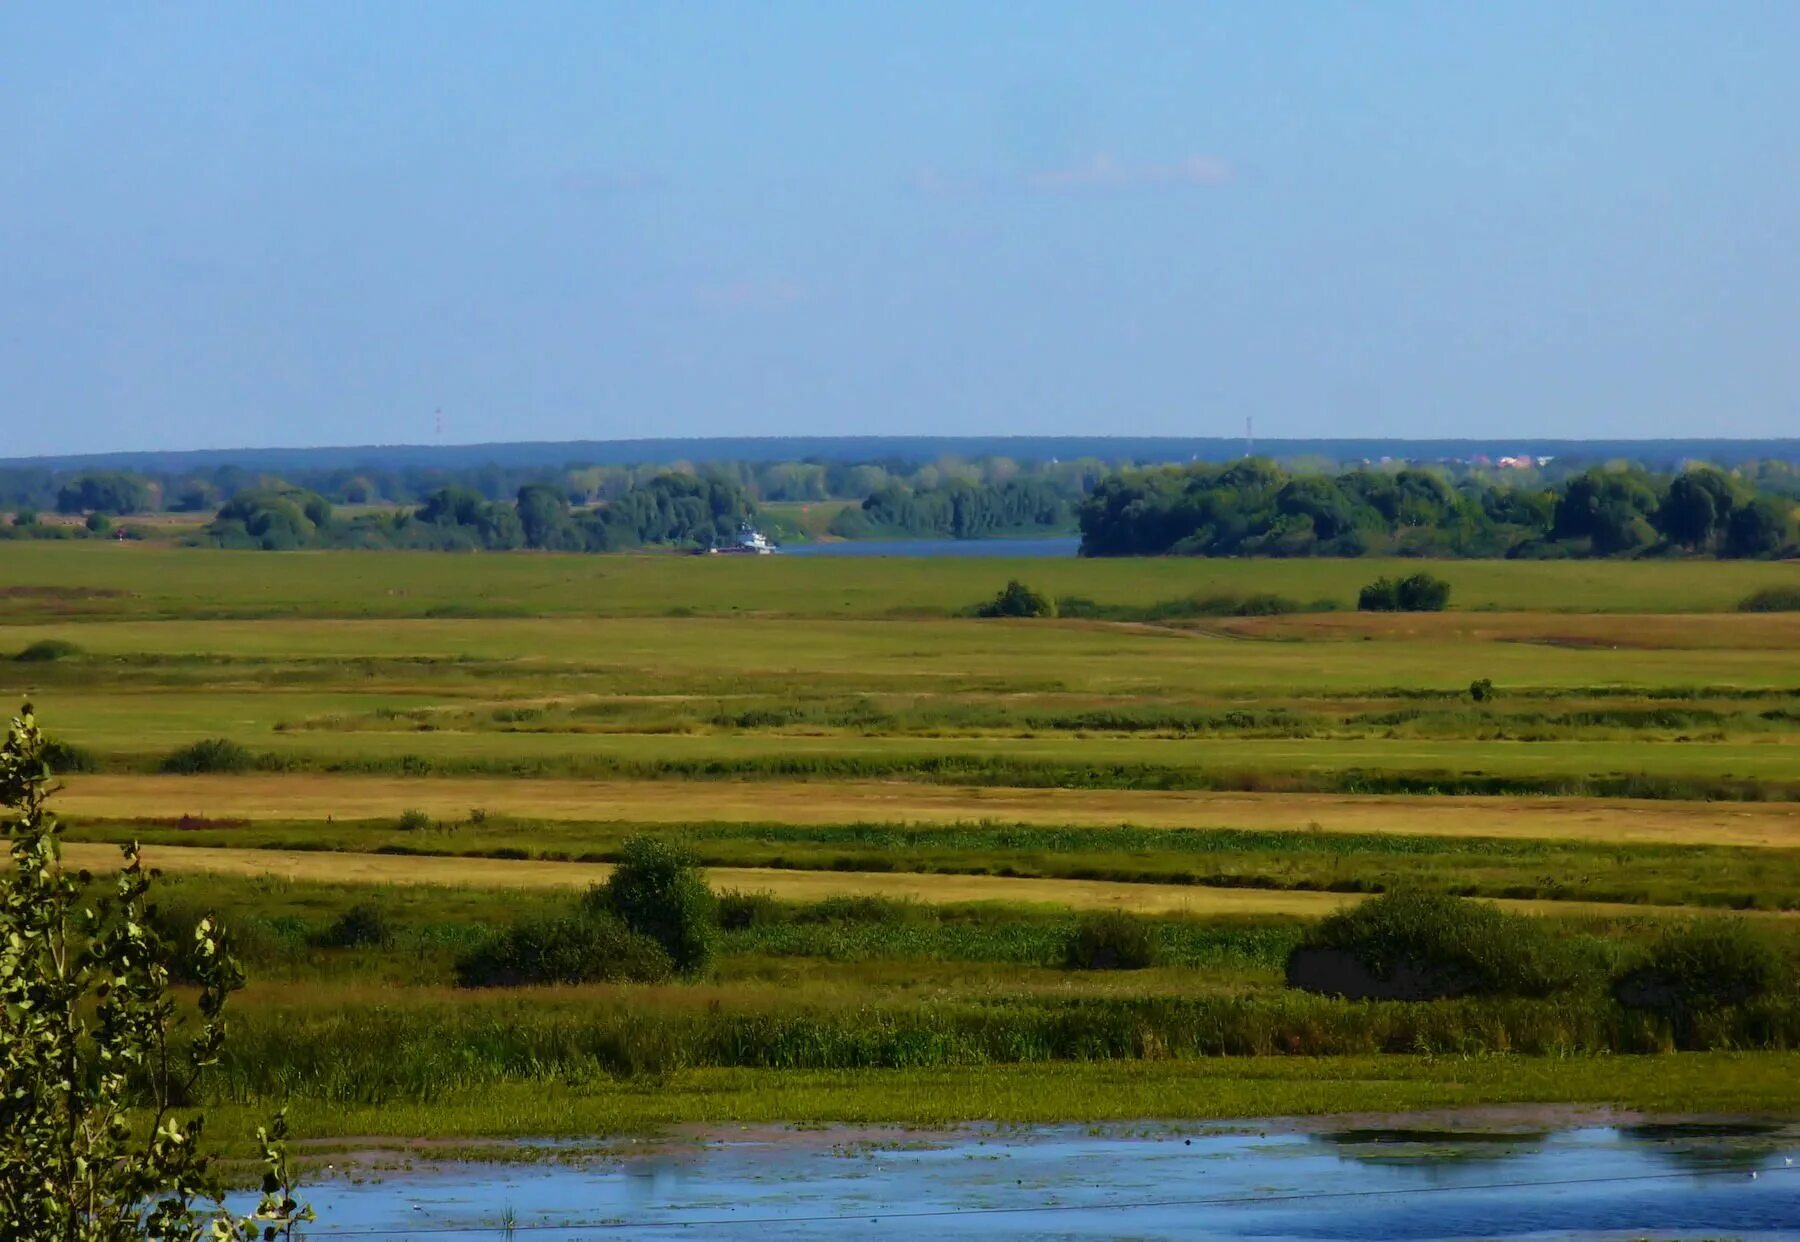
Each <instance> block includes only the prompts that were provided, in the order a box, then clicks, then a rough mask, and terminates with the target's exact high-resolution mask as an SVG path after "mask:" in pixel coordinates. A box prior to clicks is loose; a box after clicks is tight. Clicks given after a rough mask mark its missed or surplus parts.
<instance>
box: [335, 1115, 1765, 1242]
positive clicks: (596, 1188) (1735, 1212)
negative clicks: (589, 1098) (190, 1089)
mask: <svg viewBox="0 0 1800 1242" xmlns="http://www.w3.org/2000/svg"><path fill="white" fill-rule="evenodd" d="M637 1150H642V1149H637ZM545 1151H546V1153H547V1158H546V1159H545V1160H543V1161H542V1162H540V1163H533V1164H503V1165H500V1164H496V1165H440V1166H420V1167H418V1168H414V1169H410V1170H407V1171H405V1172H403V1173H400V1174H391V1173H390V1174H386V1175H384V1176H385V1180H384V1181H381V1182H379V1183H374V1182H368V1183H364V1184H362V1185H355V1184H351V1183H348V1182H327V1183H322V1184H316V1185H314V1186H312V1187H310V1188H309V1190H308V1198H309V1199H310V1200H311V1201H312V1203H313V1204H314V1206H315V1208H317V1209H318V1211H319V1214H320V1226H319V1230H318V1232H319V1234H320V1236H328V1234H329V1233H332V1232H341V1231H351V1230H354V1231H356V1232H357V1233H358V1234H359V1236H362V1237H383V1238H405V1237H411V1236H424V1231H425V1230H427V1229H429V1230H430V1235H429V1236H431V1237H442V1238H446V1239H449V1238H454V1237H458V1236H467V1237H475V1236H481V1235H483V1234H486V1235H488V1236H499V1234H500V1231H501V1229H502V1222H503V1220H504V1219H505V1216H506V1213H507V1209H508V1208H509V1207H510V1209H511V1211H512V1213H513V1214H514V1216H515V1218H516V1221H517V1223H518V1224H519V1225H520V1226H531V1227H532V1228H531V1232H530V1234H529V1236H531V1237H533V1238H544V1239H552V1238H564V1237H568V1238H573V1237H575V1236H578V1229H577V1227H578V1226H583V1225H585V1226H588V1227H589V1228H594V1227H599V1226H602V1225H610V1226H612V1227H614V1228H620V1227H622V1228H623V1229H624V1231H625V1232H626V1233H627V1234H630V1233H632V1232H637V1231H650V1232H652V1233H653V1234H659V1233H661V1232H663V1231H686V1232H688V1233H689V1236H704V1237H720V1238H759V1239H762V1238H767V1237H769V1236H775V1235H779V1236H781V1237H802V1238H812V1237H817V1238H842V1237H865V1236H884V1237H910V1236H917V1235H919V1234H923V1233H929V1234H931V1235H934V1236H935V1237H939V1238H946V1239H949V1238H977V1237H979V1238H982V1239H988V1240H991V1239H999V1238H1039V1237H1071V1238H1073V1237H1116V1236H1119V1235H1121V1234H1129V1235H1131V1236H1134V1237H1146V1238H1162V1237H1191V1236H1194V1235H1195V1234H1204V1235H1207V1236H1213V1237H1228V1238H1230V1237H1256V1238H1331V1239H1344V1240H1346V1242H1351V1240H1360V1239H1375V1238H1442V1237H1507V1236H1519V1235H1533V1236H1537V1237H1587V1236H1592V1235H1593V1234H1595V1233H1620V1234H1623V1235H1626V1236H1632V1235H1642V1234H1645V1233H1651V1234H1658V1235H1668V1234H1672V1233H1682V1232H1685V1231H1690V1230H1705V1231H1707V1232H1708V1233H1710V1234H1714V1235H1717V1234H1721V1233H1723V1234H1728V1235H1730V1236H1734V1237H1744V1238H1800V1168H1796V1167H1794V1166H1793V1165H1789V1164H1787V1163H1786V1160H1787V1158H1788V1157H1790V1156H1800V1128H1796V1127H1785V1126H1760V1127H1729V1128H1716V1127H1715V1128H1709V1129H1706V1130H1704V1131H1699V1130H1695V1129H1694V1128H1692V1127H1686V1128H1681V1127H1670V1126H1633V1127H1627V1128H1617V1129H1615V1128H1587V1129H1577V1130H1565V1131H1538V1130H1533V1131H1519V1130H1514V1131H1510V1132H1500V1133H1493V1132H1482V1131H1474V1132H1465V1131H1456V1130H1449V1129H1436V1128H1432V1129H1400V1130H1370V1129H1345V1130H1337V1131H1330V1132H1325V1133H1318V1134H1310V1135H1309V1134H1305V1133H1283V1132H1274V1133H1245V1132H1243V1131H1242V1130H1237V1129H1225V1128H1210V1129H1206V1130H1202V1131H1190V1132H1178V1131H1174V1130H1161V1129H1158V1130H1152V1131H1149V1132H1141V1131H1140V1132H1125V1131H1120V1130H1111V1131H1109V1130H1093V1129H1075V1128H1047V1129H1037V1130H1019V1131H1012V1130H1008V1131H1003V1132H1001V1131H987V1132H980V1131H977V1132H957V1133H951V1134H946V1135H941V1136H921V1135H919V1134H917V1133H903V1132H889V1133H885V1134H877V1135H871V1134H869V1133H866V1132H863V1133H854V1134H852V1133H843V1134H834V1133H832V1132H830V1131H812V1132H795V1133H771V1134H766V1135H758V1136H748V1137H746V1138H744V1139H741V1140H737V1141H716V1140H715V1141H707V1142H704V1143H689V1144H686V1145H683V1146H676V1147H667V1148H662V1149H658V1150H652V1151H647V1152H645V1154H643V1155H629V1156H626V1157H625V1158H623V1159H611V1158H608V1159H605V1160H603V1161H592V1160H589V1161H579V1160H578V1161H575V1162H572V1163H558V1162H556V1159H557V1156H558V1155H559V1154H566V1153H558V1152H557V1151H556V1149H554V1148H547V1149H545ZM1753 1172H1754V1173H1755V1174H1757V1176H1756V1177H1755V1178H1752V1177H1751V1176H1750V1175H1751V1173H1753Z"/></svg>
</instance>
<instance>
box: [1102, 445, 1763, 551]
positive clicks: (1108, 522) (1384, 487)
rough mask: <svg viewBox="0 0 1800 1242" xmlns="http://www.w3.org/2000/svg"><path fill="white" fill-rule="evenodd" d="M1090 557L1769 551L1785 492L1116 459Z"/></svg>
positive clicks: (1666, 482)
mask: <svg viewBox="0 0 1800 1242" xmlns="http://www.w3.org/2000/svg"><path fill="white" fill-rule="evenodd" d="M1079 516H1080V523H1081V532H1082V552H1083V554H1084V555H1088V556H1137V555H1177V556H1181V555H1188V556H1365V555H1401V556H1508V557H1572V556H1636V555H1645V554H1656V553H1674V554H1681V553H1687V554H1703V555H1713V556H1727V557H1769V556H1777V555H1781V554H1783V553H1784V552H1788V551H1791V550H1793V541H1794V535H1795V501H1794V500H1793V499H1792V497H1791V496H1790V495H1784V494H1779V493H1773V492H1765V491H1761V490H1759V489H1758V488H1757V487H1756V486H1755V485H1754V484H1753V483H1752V482H1750V481H1748V480H1746V479H1745V478H1743V477H1742V476H1741V475H1736V476H1734V475H1731V474H1727V473H1725V472H1724V471H1721V470H1718V469H1715V468H1712V467H1704V466H1703V467H1692V468H1689V469H1687V470H1684V471H1682V472H1681V473H1679V474H1676V475H1673V476H1657V475H1652V474H1649V473H1647V472H1645V471H1643V470H1641V469H1638V468H1635V467H1629V466H1627V467H1605V466H1595V467H1590V468H1589V469H1587V470H1584V471H1582V472H1581V473H1579V474H1576V475H1573V476H1571V477H1569V478H1567V479H1566V480H1564V481H1563V482H1561V483H1558V484H1552V485H1549V486H1543V487H1533V486H1513V485H1508V484H1506V483H1501V482H1496V481H1494V480H1492V479H1488V478H1482V477H1477V476H1469V477H1465V478H1463V479H1461V480H1452V479H1450V478H1448V477H1446V476H1445V475H1444V474H1442V473H1440V472H1438V471H1436V470H1429V469H1416V468H1407V469H1401V470H1397V471H1393V472H1391V473H1390V472H1385V471H1374V470H1368V469H1359V470H1351V471H1347V472H1344V473H1341V474H1336V475H1329V474H1290V473H1289V472H1287V471H1285V470H1283V469H1282V468H1281V467H1279V466H1277V465H1275V464H1274V463H1273V462H1269V461H1262V460H1256V459H1247V460H1244V461H1240V462H1237V463H1234V464H1232V465H1229V466H1187V467H1165V468H1161V469H1152V470H1131V471H1123V472H1120V473H1119V474H1117V475H1114V476H1112V477H1110V478H1108V479H1105V480H1103V481H1102V482H1101V483H1100V485H1099V486H1098V487H1096V488H1095V489H1094V491H1093V493H1092V494H1091V495H1090V496H1089V497H1088V498H1087V499H1086V500H1085V501H1083V502H1082V504H1081V506H1080V512H1079Z"/></svg>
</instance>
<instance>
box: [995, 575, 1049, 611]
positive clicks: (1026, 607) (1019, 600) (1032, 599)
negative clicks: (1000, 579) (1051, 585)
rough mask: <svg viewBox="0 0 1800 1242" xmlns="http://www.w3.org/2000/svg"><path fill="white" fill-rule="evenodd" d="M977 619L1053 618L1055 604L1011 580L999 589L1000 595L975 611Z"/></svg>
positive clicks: (1017, 581) (1015, 580) (1018, 582)
mask: <svg viewBox="0 0 1800 1242" xmlns="http://www.w3.org/2000/svg"><path fill="white" fill-rule="evenodd" d="M975 615H976V616H978V617H1054V616H1055V615H1056V604H1055V602H1054V601H1053V600H1052V599H1051V598H1050V597H1049V596H1047V595H1040V594H1039V593H1038V592H1036V591H1034V590H1032V589H1031V588H1030V587H1028V586H1026V585H1025V584H1024V583H1023V582H1020V581H1019V580H1018V579H1017V578H1014V579H1012V580H1011V581H1010V582H1008V583H1007V584H1006V585H1005V586H1004V587H1002V588H1000V594H998V595H996V596H994V598H993V599H991V600H989V601H988V602H987V603H985V604H983V605H981V607H979V608H977V609H976V610H975Z"/></svg>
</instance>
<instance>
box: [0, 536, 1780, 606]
mask: <svg viewBox="0 0 1800 1242" xmlns="http://www.w3.org/2000/svg"><path fill="white" fill-rule="evenodd" d="M0 555H3V556H4V557H5V560H6V564H7V578H8V580H9V581H10V582H12V583H14V584H17V585H18V586H21V587H26V588H29V589H28V590H15V591H13V592H10V593H9V594H7V595H6V596H4V597H0V619H5V620H12V621H20V620H25V619H43V620H50V621H54V620H66V619H69V618H71V617H106V616H132V615H136V616H164V617H221V616H223V617H232V616H236V617H292V616H315V617H367V616H425V615H430V614H431V613H432V612H433V611H434V610H439V609H443V608H446V607H455V608H457V609H459V610H460V611H462V612H465V613H469V612H476V613H479V612H487V613H490V614H491V613H496V612H501V613H531V614H540V615H541V614H551V613H568V614H579V615H592V614H594V613H595V612H602V613H605V614H608V615H615V616H619V615H627V616H628V615H650V616H657V615H663V614H666V613H667V612H669V611H670V610H671V609H673V608H687V609H690V610H694V611H707V612H712V613H715V614H723V615H730V614H732V613H735V612H744V613H774V614H783V615H793V614H796V613H800V614H805V615H812V616H830V615H840V616H845V615H847V616H880V615H884V614H887V613H890V612H892V611H894V610H905V611H907V612H908V613H912V614H921V613H925V614H928V613H932V612H938V613H950V612H954V611H956V610H958V609H961V608H965V607H967V606H968V605H970V604H971V603H974V602H975V601H977V600H980V599H982V598H984V597H986V596H991V595H992V594H993V593H994V591H995V590H996V589H997V587H998V585H999V584H1001V583H1004V582H1005V581H1006V580H1007V579H1008V578H1015V577H1016V578H1024V579H1026V580H1028V581H1029V582H1030V583H1031V584H1032V586H1033V587H1035V588H1036V589H1038V590H1040V591H1044V592H1047V593H1049V594H1051V595H1079V596H1084V597H1086V598H1089V599H1093V600H1096V601H1100V602H1102V603H1107V604H1122V605H1136V606H1139V607H1147V606H1150V605H1153V604H1155V603H1157V602H1158V601H1161V600H1166V599H1171V598H1175V597H1180V596H1194V595H1223V594H1241V595H1260V594H1275V595H1287V596H1292V597H1295V598H1298V599H1308V600H1310V599H1317V598H1327V599H1333V600H1335V601H1337V602H1339V603H1341V604H1343V605H1345V606H1349V605H1350V604H1352V603H1353V602H1354V600H1355V596H1356V592H1357V590H1358V588H1360V587H1361V586H1362V585H1364V584H1365V583H1368V582H1370V581H1373V580H1374V579H1376V578H1378V577H1381V576H1383V575H1387V576H1390V577H1391V576H1396V575H1404V574H1406V573H1410V572H1412V571H1413V570H1414V569H1416V568H1417V562H1414V561H1394V560H1378V559H1357V560H1326V559H1310V558H1309V559H1307V560H1304V561H1280V560H1254V559H1243V560H1197V559H1190V558H1142V559H1137V558H1125V559H1102V560H1081V559H1077V558H1075V557H1070V558H1068V559H1066V560H1062V559H1050V558H1030V559H1026V560H1020V561H1009V560H989V559H987V558H981V559H980V560H979V561H970V560H960V559H957V558H948V559H905V558H902V559H893V558H882V559H880V560H872V561H859V560H856V559H854V558H829V559H812V558H804V557H796V558H791V559H784V558H782V557H766V558H765V557H758V558H750V559H748V560H741V559H739V558H729V557H677V556H622V557H596V556H571V555H547V554H533V555H527V556H477V557H470V556H447V555H444V554H441V553H433V552H297V553H284V554H282V555H279V556H271V555H268V554H265V553H261V552H226V551H218V550H212V549H184V548H166V547H156V546H118V545H114V544H104V545H98V546H97V545H95V544H90V543H87V542H70V543H47V542H46V543H36V542H16V543H10V544H7V545H6V546H5V547H4V549H3V550H0ZM752 560H753V562H754V563H751V561H752ZM1433 572H1434V573H1435V574H1437V575H1439V576H1440V577H1442V578H1444V579H1446V580H1447V581H1449V582H1450V584H1451V588H1452V598H1453V599H1454V600H1455V602H1456V604H1457V606H1458V607H1462V608H1537V607H1542V604H1543V601H1545V600H1554V601H1557V603H1558V605H1559V606H1560V607H1562V608H1565V609H1568V610H1570V611H1595V612H1640V611H1651V612H1654V611H1668V612H1704V611H1723V610H1728V609H1732V608H1734V607H1735V606H1736V605H1737V603H1738V601H1739V600H1741V599H1742V598H1743V597H1744V596H1746V595H1748V594H1750V593H1751V592H1753V591H1757V590H1760V589H1762V588H1765V587H1770V586H1780V585H1783V584H1785V583H1787V582H1789V581H1790V580H1791V578H1792V570H1791V568H1790V567H1788V566H1784V565H1779V564H1769V563H1760V562H1698V561H1576V562H1552V561H1446V562H1439V563H1437V564H1434V565H1433Z"/></svg>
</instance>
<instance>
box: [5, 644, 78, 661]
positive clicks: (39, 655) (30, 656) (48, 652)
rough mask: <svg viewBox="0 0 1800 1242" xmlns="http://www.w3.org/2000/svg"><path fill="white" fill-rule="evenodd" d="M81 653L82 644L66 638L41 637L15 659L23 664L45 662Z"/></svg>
mask: <svg viewBox="0 0 1800 1242" xmlns="http://www.w3.org/2000/svg"><path fill="white" fill-rule="evenodd" d="M81 654H82V650H81V646H80V644H78V643H72V642H70V641H69V640H68V639H66V638H40V639H38V640H37V641H36V642H35V643H32V644H31V646H29V647H27V648H25V650H23V651H21V652H19V654H18V655H16V656H14V657H13V659H15V660H17V661H18V662H19V663H21V664H45V663H48V662H50V661H52V660H72V659H74V658H75V657H76V656H78V655H81Z"/></svg>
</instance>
